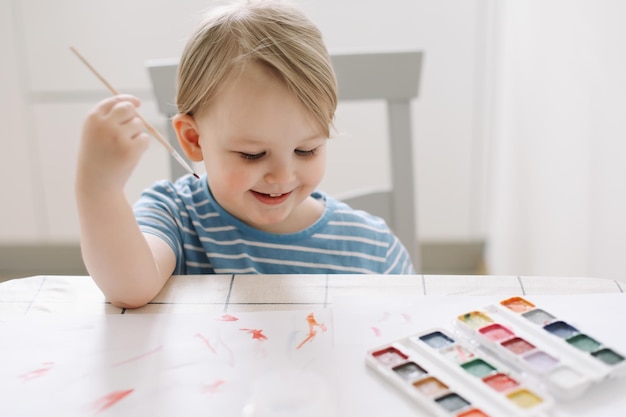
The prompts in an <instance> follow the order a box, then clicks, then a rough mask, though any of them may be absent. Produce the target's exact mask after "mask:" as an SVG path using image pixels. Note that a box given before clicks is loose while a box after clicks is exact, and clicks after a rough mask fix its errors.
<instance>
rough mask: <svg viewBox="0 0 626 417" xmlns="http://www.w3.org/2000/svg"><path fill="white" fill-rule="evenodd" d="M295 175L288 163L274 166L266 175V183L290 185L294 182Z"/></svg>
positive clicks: (279, 163)
mask: <svg viewBox="0 0 626 417" xmlns="http://www.w3.org/2000/svg"><path fill="white" fill-rule="evenodd" d="M294 177H295V175H294V172H293V167H292V166H291V164H290V163H288V162H277V163H275V164H272V166H271V167H270V169H269V171H268V172H267V173H266V174H265V181H266V182H267V183H269V184H288V183H290V182H292V181H293V179H294Z"/></svg>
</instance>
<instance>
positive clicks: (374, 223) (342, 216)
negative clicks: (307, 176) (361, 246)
mask: <svg viewBox="0 0 626 417" xmlns="http://www.w3.org/2000/svg"><path fill="white" fill-rule="evenodd" d="M313 197H314V198H321V199H323V200H324V201H325V202H326V208H327V210H328V211H330V213H329V214H330V215H331V217H332V219H331V220H332V221H333V222H334V223H335V224H343V225H346V226H348V225H353V226H355V227H356V226H361V227H362V228H364V229H370V230H372V231H374V232H378V233H389V227H388V226H387V223H386V222H385V220H384V219H383V218H381V217H378V216H375V215H373V214H371V213H368V212H367V211H363V210H358V209H355V208H352V207H351V206H349V205H348V204H346V203H345V202H343V201H341V200H338V199H336V198H334V197H332V196H330V195H328V194H324V193H322V192H316V193H315V194H314V195H313Z"/></svg>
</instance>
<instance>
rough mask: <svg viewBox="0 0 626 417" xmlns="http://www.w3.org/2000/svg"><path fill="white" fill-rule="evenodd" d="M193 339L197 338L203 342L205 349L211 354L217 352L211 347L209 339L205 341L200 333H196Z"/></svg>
mask: <svg viewBox="0 0 626 417" xmlns="http://www.w3.org/2000/svg"><path fill="white" fill-rule="evenodd" d="M195 337H197V338H198V339H200V340H202V341H203V342H204V344H205V345H206V347H208V348H209V350H210V351H211V352H213V353H215V354H217V350H215V348H214V347H213V346H212V345H211V342H210V341H209V339H207V338H206V337H204V336H203V335H201V334H200V333H196V335H195Z"/></svg>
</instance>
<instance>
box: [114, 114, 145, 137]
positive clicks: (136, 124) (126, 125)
mask: <svg viewBox="0 0 626 417" xmlns="http://www.w3.org/2000/svg"><path fill="white" fill-rule="evenodd" d="M145 130H146V127H145V125H144V124H143V121H142V120H141V119H140V118H139V117H136V116H135V117H132V118H131V119H129V120H127V121H125V122H123V123H120V126H119V135H120V137H121V138H123V139H135V138H136V137H138V136H139V135H141V134H142V133H145Z"/></svg>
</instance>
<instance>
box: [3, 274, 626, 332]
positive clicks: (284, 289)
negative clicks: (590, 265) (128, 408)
mask: <svg viewBox="0 0 626 417" xmlns="http://www.w3.org/2000/svg"><path fill="white" fill-rule="evenodd" d="M623 292H624V287H623V284H622V283H620V282H618V281H614V280H610V279H603V278H586V277H541V276H532V277H531V276H493V275H406V276H405V275H262V276H259V275H181V276H173V277H172V278H171V279H170V280H169V281H168V282H167V284H166V285H165V287H164V288H163V290H162V291H161V292H160V293H159V294H158V295H157V296H156V297H155V299H154V300H153V301H151V302H150V303H149V304H148V305H146V306H144V307H142V308H138V309H132V310H130V309H121V308H118V307H115V306H113V305H111V304H110V303H108V302H107V301H106V299H105V297H104V295H103V294H102V292H101V291H100V289H99V288H98V287H97V286H96V285H95V283H94V281H93V280H92V279H91V278H90V277H88V276H56V275H41V276H34V277H27V278H18V279H13V280H10V281H6V282H3V283H1V284H0V322H1V321H4V320H6V319H8V318H11V317H17V316H25V315H27V316H31V315H41V314H84V313H92V314H129V313H132V314H141V313H185V312H187V313H203V312H233V311H263V310H296V309H310V308H314V309H318V308H328V307H331V306H332V303H333V299H334V298H335V297H338V296H364V297H368V296H382V297H394V296H413V295H426V296H428V295H502V296H508V295H540V294H546V295H551V294H594V293H596V294H597V293H623Z"/></svg>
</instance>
